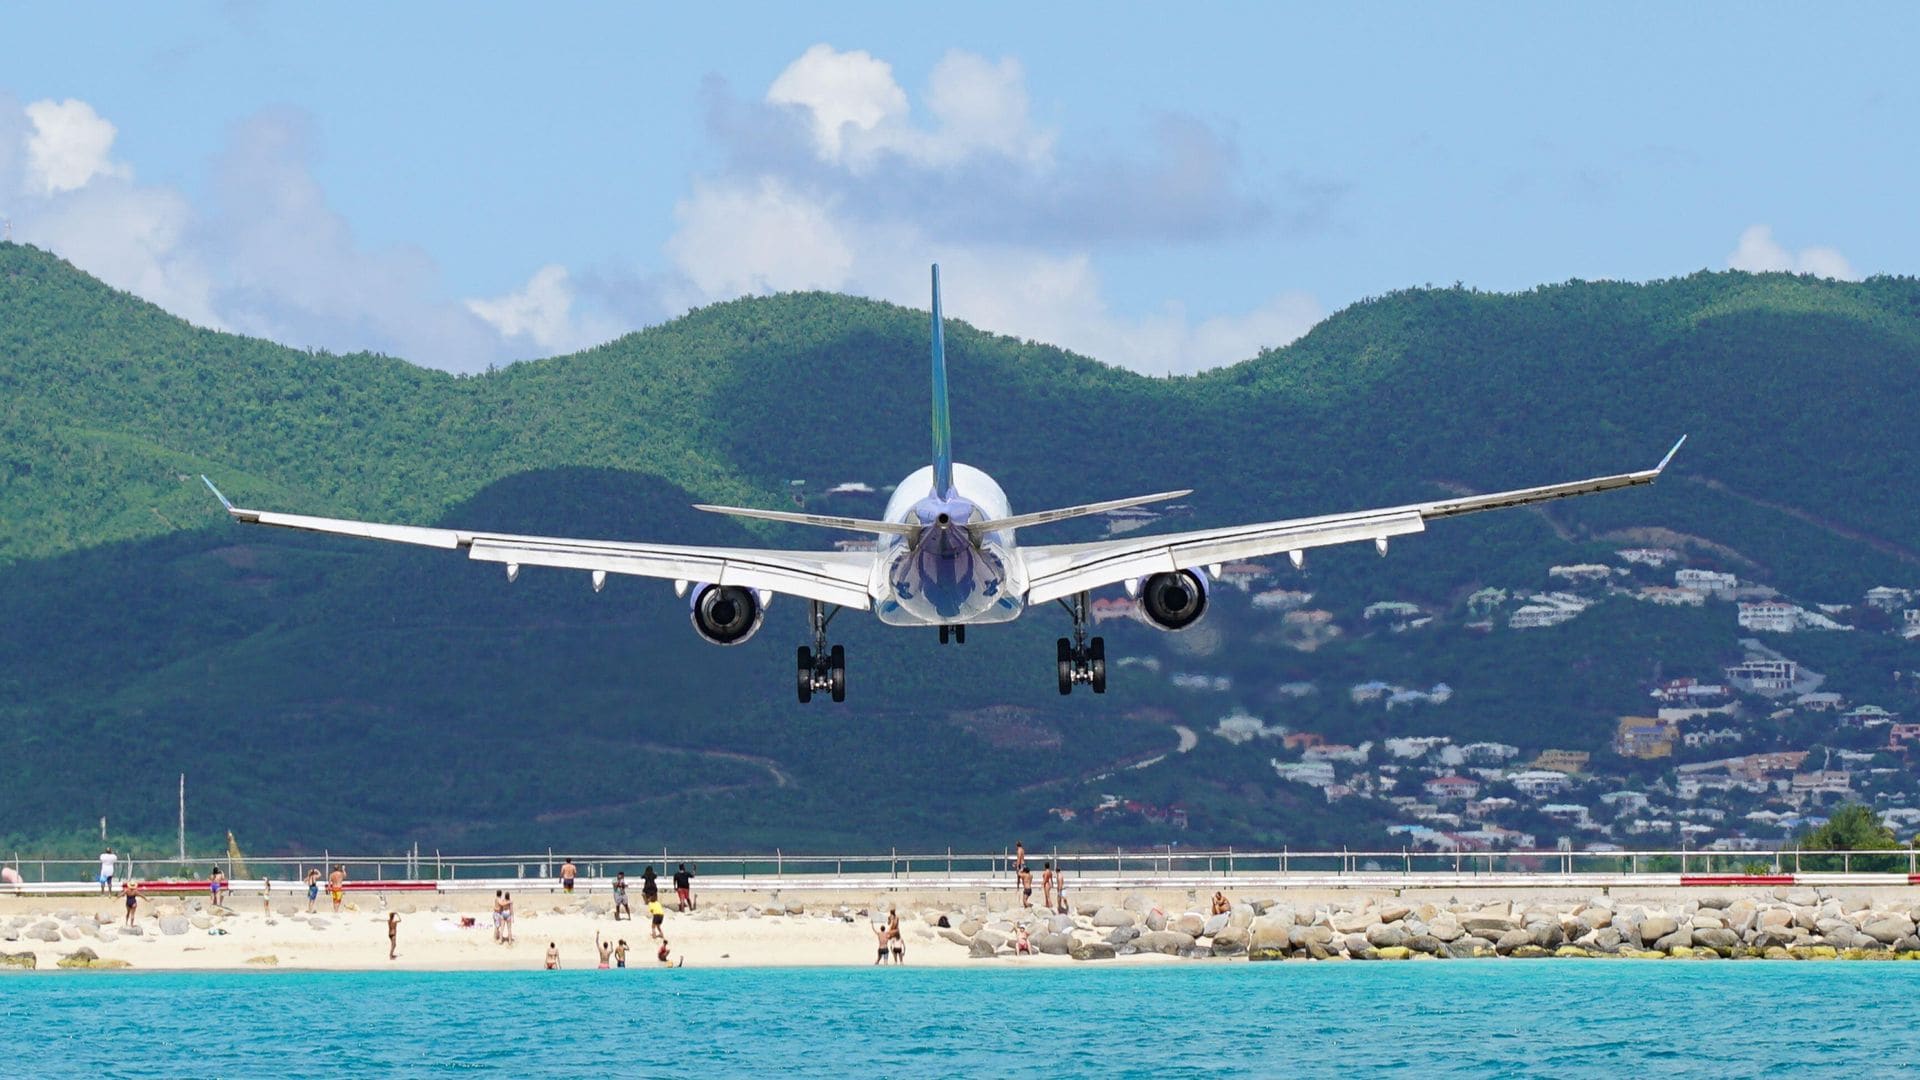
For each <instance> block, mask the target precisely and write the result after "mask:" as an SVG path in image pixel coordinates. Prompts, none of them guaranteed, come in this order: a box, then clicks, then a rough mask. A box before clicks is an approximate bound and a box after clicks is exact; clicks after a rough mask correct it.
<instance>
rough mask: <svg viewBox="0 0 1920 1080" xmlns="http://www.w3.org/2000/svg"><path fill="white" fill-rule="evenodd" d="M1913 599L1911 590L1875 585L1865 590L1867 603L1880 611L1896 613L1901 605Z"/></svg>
mask: <svg viewBox="0 0 1920 1080" xmlns="http://www.w3.org/2000/svg"><path fill="white" fill-rule="evenodd" d="M1911 599H1913V590H1912V589H1896V588H1894V587H1893V586H1891V585H1877V586H1875V587H1873V588H1871V589H1868V590H1867V603H1868V604H1869V605H1871V606H1873V607H1877V608H1879V609H1880V610H1881V611H1897V610H1899V608H1900V607H1901V605H1903V604H1905V603H1906V602H1907V601H1909V600H1911Z"/></svg>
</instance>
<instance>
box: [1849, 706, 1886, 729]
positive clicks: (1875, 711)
mask: <svg viewBox="0 0 1920 1080" xmlns="http://www.w3.org/2000/svg"><path fill="white" fill-rule="evenodd" d="M1898 719H1900V714H1899V713H1893V712H1888V711H1887V710H1885V709H1883V708H1881V707H1880V706H1878V705H1861V706H1859V707H1858V708H1854V709H1849V710H1848V711H1846V712H1843V713H1841V714H1840V722H1841V723H1842V724H1845V725H1846V726H1848V727H1857V728H1876V727H1885V726H1887V725H1888V724H1891V723H1893V722H1894V721H1895V720H1898Z"/></svg>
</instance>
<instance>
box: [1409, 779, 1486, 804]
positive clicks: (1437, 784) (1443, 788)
mask: <svg viewBox="0 0 1920 1080" xmlns="http://www.w3.org/2000/svg"><path fill="white" fill-rule="evenodd" d="M1420 790H1422V791H1424V792H1426V793H1427V797H1428V798H1430V799H1433V800H1434V801H1436V802H1465V801H1466V800H1468V799H1471V798H1473V797H1474V796H1476V795H1478V794H1480V782H1479V781H1477V780H1469V779H1467V778H1466V777H1464V776H1438V777H1435V778H1433V779H1432V780H1429V781H1427V782H1426V783H1424V784H1422V785H1420Z"/></svg>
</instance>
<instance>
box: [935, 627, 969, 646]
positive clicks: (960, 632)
mask: <svg viewBox="0 0 1920 1080" xmlns="http://www.w3.org/2000/svg"><path fill="white" fill-rule="evenodd" d="M949 640H951V641H952V642H953V643H954V644H955V645H965V644H966V643H967V628H966V625H965V624H964V623H963V624H958V625H954V626H942V627H941V628H940V644H942V645H945V644H946V643H947V642H948V641H949Z"/></svg>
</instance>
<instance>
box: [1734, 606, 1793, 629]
mask: <svg viewBox="0 0 1920 1080" xmlns="http://www.w3.org/2000/svg"><path fill="white" fill-rule="evenodd" d="M1739 611H1740V614H1739V615H1738V616H1737V619H1738V621H1739V623H1740V629H1742V630H1764V631H1767V632H1770V633H1775V634H1791V633H1793V632H1794V631H1795V630H1797V629H1799V628H1800V609H1799V608H1797V607H1794V606H1793V605H1792V604H1779V603H1761V604H1741V605H1740V608H1739Z"/></svg>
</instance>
